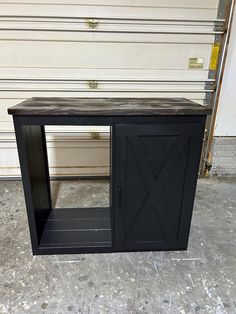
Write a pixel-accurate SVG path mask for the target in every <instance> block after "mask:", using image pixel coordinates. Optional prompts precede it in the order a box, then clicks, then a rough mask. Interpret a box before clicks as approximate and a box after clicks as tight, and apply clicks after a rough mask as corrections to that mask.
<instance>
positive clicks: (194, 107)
mask: <svg viewBox="0 0 236 314" xmlns="http://www.w3.org/2000/svg"><path fill="white" fill-rule="evenodd" d="M210 112H211V109H210V108H209V107H206V106H201V105H199V104H197V103H195V102H193V101H190V100H187V99H184V98H39V97H36V98H30V99H28V100H26V101H24V102H22V103H20V104H18V105H16V106H14V107H11V108H9V109H8V113H9V114H13V115H24V116H26V115H30V116H31V115H33V116H35V115H37V116H54V115H55V116H57V115H59V116H68V115H69V116H75V115H76V116H111V117H112V116H119V115H121V116H140V115H141V116H153V115H193V114H199V115H201V114H208V113H210Z"/></svg>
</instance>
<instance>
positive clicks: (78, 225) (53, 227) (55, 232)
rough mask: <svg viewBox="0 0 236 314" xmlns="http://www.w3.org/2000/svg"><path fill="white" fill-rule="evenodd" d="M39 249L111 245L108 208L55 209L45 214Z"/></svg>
mask: <svg viewBox="0 0 236 314" xmlns="http://www.w3.org/2000/svg"><path fill="white" fill-rule="evenodd" d="M39 246H40V248H50V247H52V248H62V247H64V248H77V249H79V248H87V247H94V248H99V247H111V246H112V242H111V223H110V208H56V209H53V210H52V211H51V213H50V215H49V216H48V219H47V222H46V224H45V228H44V231H43V234H42V236H41V239H40V244H39Z"/></svg>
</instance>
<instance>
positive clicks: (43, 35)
mask: <svg viewBox="0 0 236 314" xmlns="http://www.w3.org/2000/svg"><path fill="white" fill-rule="evenodd" d="M3 31H4V32H3ZM190 31H191V30H189V29H188V32H190ZM198 31H199V32H200V30H198ZM0 40H2V41H3V43H4V41H7V42H8V41H15V42H16V43H18V42H19V41H30V42H37V41H40V42H48V41H50V42H53V43H54V42H63V43H67V42H69V43H71V42H74V43H76V44H77V45H78V44H79V43H84V42H85V43H86V42H91V43H100V42H101V43H119V44H120V43H130V44H132V43H147V44H149V43H151V44H161V43H174V44H175V43H176V44H184V43H189V44H191V43H193V44H196V43H201V44H210V43H212V42H213V40H214V36H213V35H208V34H206V33H200V34H199V35H198V34H185V35H184V34H175V36H174V37H173V35H170V34H165V33H164V34H142V33H140V34H136V33H134V34H132V37H131V35H130V33H122V32H120V33H104V32H86V33H85V32H77V33H76V32H60V33H57V32H56V31H55V32H50V31H41V30H40V31H35V32H33V31H30V32H29V31H24V32H22V31H15V30H13V31H8V30H5V29H4V28H2V32H0Z"/></svg>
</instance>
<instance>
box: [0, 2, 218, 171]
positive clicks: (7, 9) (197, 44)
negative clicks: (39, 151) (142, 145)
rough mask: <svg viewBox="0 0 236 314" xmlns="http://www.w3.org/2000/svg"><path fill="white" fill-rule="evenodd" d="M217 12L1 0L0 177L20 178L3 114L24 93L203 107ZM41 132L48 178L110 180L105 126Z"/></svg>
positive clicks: (198, 6)
mask: <svg viewBox="0 0 236 314" xmlns="http://www.w3.org/2000/svg"><path fill="white" fill-rule="evenodd" d="M217 10H218V0H200V1H195V0H170V1H166V0H110V1H108V0H87V1H85V0H69V1H65V0H47V1H46V0H18V1H15V0H5V1H0V12H1V13H0V15H1V16H0V176H15V175H19V174H20V170H19V164H18V156H17V152H16V145H15V138H14V133H13V123H12V118H11V117H10V116H9V115H8V114H7V108H8V107H10V106H12V105H15V104H17V103H19V102H20V101H23V100H25V99H27V98H29V97H143V98H145V97H185V98H189V99H191V100H193V101H196V102H198V103H201V104H203V103H204V99H205V97H206V93H205V83H206V82H207V83H208V84H210V83H211V80H209V79H208V69H209V61H210V54H211V47H212V43H213V42H214V38H215V34H216V33H219V34H220V33H221V32H222V31H221V30H220V29H217V30H215V29H214V25H215V22H216V20H217ZM89 20H92V24H91V21H90V24H89ZM217 21H218V22H217V23H218V25H219V23H220V20H217ZM93 22H95V24H93ZM221 23H222V22H221ZM93 27H94V28H93ZM189 58H202V59H203V61H204V64H203V68H200V69H189ZM91 81H95V82H97V88H96V89H91V85H89V84H90V82H91ZM46 129H47V134H48V136H47V140H48V149H49V160H50V166H51V169H50V171H51V174H53V175H83V174H85V175H97V174H102V175H105V174H108V172H109V150H108V146H109V140H108V133H107V132H108V128H107V127H102V126H100V127H96V126H85V127H72V126H66V127H65V126H64V127H63V126H60V127H55V126H49V127H47V128H46ZM95 131H97V132H99V133H100V138H101V139H100V140H98V141H94V140H92V137H91V135H92V134H91V133H92V132H95ZM85 148H86V149H85Z"/></svg>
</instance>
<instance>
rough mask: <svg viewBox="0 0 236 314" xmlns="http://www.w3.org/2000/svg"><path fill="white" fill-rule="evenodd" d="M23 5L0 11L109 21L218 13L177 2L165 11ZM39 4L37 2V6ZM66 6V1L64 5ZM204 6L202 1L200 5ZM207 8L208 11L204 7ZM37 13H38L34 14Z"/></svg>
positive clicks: (160, 8)
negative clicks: (107, 19)
mask: <svg viewBox="0 0 236 314" xmlns="http://www.w3.org/2000/svg"><path fill="white" fill-rule="evenodd" d="M28 2H29V4H25V3H12V5H9V3H0V11H1V14H2V15H23V16H25V15H26V16H29V15H36V14H37V16H62V17H98V18H99V17H109V18H115V17H116V18H118V17H122V18H130V17H132V18H176V19H186V17H188V18H195V19H210V18H212V19H214V18H216V14H217V9H216V7H215V5H212V6H210V7H209V6H208V5H209V3H210V4H211V3H212V2H211V1H210V2H209V1H205V7H204V10H202V7H201V8H199V7H198V6H196V5H195V3H194V2H196V1H194V2H193V1H189V2H187V1H185V2H182V3H181V2H179V5H177V3H178V2H177V1H173V2H174V5H173V7H172V6H170V4H169V7H166V4H165V3H163V1H162V2H159V5H158V1H157V5H158V6H157V5H156V6H145V1H143V2H142V5H140V6H136V5H135V2H131V3H130V2H128V3H130V4H131V5H128V3H127V4H126V5H125V6H124V5H123V6H122V5H120V6H118V5H116V6H112V4H113V3H114V2H115V1H112V2H111V1H110V2H108V1H107V2H106V3H105V5H100V6H99V5H96V4H95V5H93V6H91V5H83V4H78V5H74V4H69V5H68V4H63V3H61V4H60V5H58V4H46V3H45V2H44V3H41V4H40V5H39V4H37V3H35V4H31V3H30V1H28ZM39 3H40V2H39ZM64 3H65V1H64ZM201 3H203V1H201ZM206 4H207V7H206ZM36 10H37V11H36ZM36 12H37V13H36Z"/></svg>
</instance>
